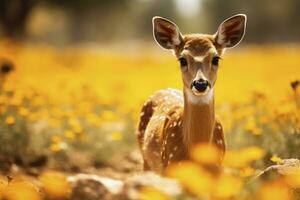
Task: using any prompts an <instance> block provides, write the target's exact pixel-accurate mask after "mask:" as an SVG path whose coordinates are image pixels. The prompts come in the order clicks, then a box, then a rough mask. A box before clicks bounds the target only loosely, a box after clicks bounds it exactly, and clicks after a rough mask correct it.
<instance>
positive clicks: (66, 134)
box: [64, 130, 75, 140]
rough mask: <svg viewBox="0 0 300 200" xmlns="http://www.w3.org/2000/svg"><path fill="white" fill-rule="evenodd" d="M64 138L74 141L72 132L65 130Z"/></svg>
mask: <svg viewBox="0 0 300 200" xmlns="http://www.w3.org/2000/svg"><path fill="white" fill-rule="evenodd" d="M64 136H65V137H66V138H68V139H70V140H74V138H75V134H74V132H72V131H70V130H66V131H65V132H64Z"/></svg>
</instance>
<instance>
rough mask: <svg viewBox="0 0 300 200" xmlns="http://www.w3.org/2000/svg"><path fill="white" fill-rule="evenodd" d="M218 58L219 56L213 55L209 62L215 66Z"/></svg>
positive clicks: (217, 63)
mask: <svg viewBox="0 0 300 200" xmlns="http://www.w3.org/2000/svg"><path fill="white" fill-rule="evenodd" d="M219 60H220V57H219V56H215V57H213V59H212V61H211V63H212V64H213V65H215V66H218V65H219Z"/></svg>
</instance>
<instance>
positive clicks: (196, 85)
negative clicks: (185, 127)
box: [153, 14, 247, 103]
mask: <svg viewBox="0 0 300 200" xmlns="http://www.w3.org/2000/svg"><path fill="white" fill-rule="evenodd" d="M246 20H247V18H246V15H243V14H238V15H235V16H232V17H230V18H228V19H226V20H225V21H224V22H222V23H221V24H220V26H219V28H218V30H217V32H216V33H215V34H213V35H208V34H188V35H183V34H181V32H180V31H179V28H178V27H177V25H176V24H174V23H173V22H171V21H169V20H167V19H165V18H162V17H154V18H153V34H154V38H155V40H156V42H157V43H158V44H159V45H160V46H161V47H162V48H164V49H169V50H172V51H173V52H174V55H175V56H176V58H177V59H178V61H179V63H180V67H181V72H182V79H183V85H184V93H185V95H187V96H188V99H189V100H191V101H192V102H197V103H199V101H200V102H201V101H202V102H203V100H204V99H207V98H205V97H211V96H212V94H213V88H214V85H215V82H216V79H217V72H218V65H219V60H220V58H221V56H222V55H223V52H224V50H225V49H226V48H232V47H235V46H236V45H237V44H238V43H239V42H240V41H241V40H242V38H243V36H244V33H245V27H246Z"/></svg>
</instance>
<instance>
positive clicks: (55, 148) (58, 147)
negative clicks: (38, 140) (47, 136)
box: [50, 143, 61, 152]
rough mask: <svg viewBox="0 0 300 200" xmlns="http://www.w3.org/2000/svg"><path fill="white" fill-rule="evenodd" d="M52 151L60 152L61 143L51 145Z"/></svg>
mask: <svg viewBox="0 0 300 200" xmlns="http://www.w3.org/2000/svg"><path fill="white" fill-rule="evenodd" d="M50 150H51V151H53V152H58V151H60V150H61V146H60V144H59V143H53V144H51V145H50Z"/></svg>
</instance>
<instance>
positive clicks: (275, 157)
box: [270, 155, 282, 164]
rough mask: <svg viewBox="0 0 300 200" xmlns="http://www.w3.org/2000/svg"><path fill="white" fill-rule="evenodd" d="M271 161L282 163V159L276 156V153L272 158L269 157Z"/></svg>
mask: <svg viewBox="0 0 300 200" xmlns="http://www.w3.org/2000/svg"><path fill="white" fill-rule="evenodd" d="M270 160H271V161H272V162H274V163H277V164H280V163H282V159H281V158H280V157H278V156H277V155H273V156H272V158H271V159H270Z"/></svg>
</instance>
